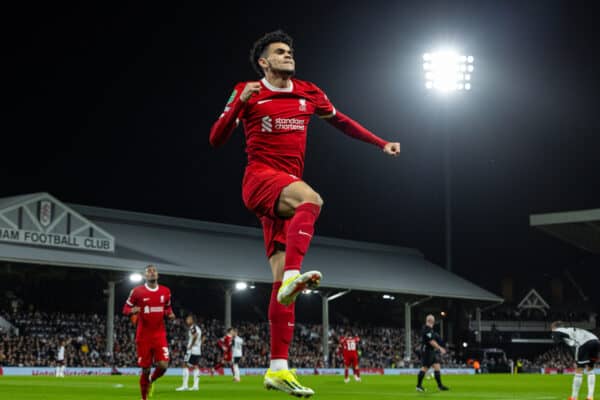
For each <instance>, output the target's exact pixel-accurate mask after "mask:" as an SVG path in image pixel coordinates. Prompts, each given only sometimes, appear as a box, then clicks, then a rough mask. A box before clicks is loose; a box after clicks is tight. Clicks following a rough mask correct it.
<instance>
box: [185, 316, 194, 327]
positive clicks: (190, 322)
mask: <svg viewBox="0 0 600 400" xmlns="http://www.w3.org/2000/svg"><path fill="white" fill-rule="evenodd" d="M185 323H186V324H187V326H192V325H194V318H192V317H187V318H186V319H185Z"/></svg>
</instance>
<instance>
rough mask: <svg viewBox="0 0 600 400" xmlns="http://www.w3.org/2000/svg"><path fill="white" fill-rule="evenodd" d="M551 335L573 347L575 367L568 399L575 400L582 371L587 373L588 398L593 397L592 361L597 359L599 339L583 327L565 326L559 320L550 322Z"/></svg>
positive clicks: (594, 381) (599, 349)
mask: <svg viewBox="0 0 600 400" xmlns="http://www.w3.org/2000/svg"><path fill="white" fill-rule="evenodd" d="M552 337H553V338H554V340H555V341H557V342H559V341H563V342H565V343H566V344H567V345H569V346H571V347H574V348H575V362H576V363H577V368H576V370H575V376H574V377H573V386H572V393H571V397H569V400H577V396H579V388H580V387H581V383H582V382H583V372H584V367H585V373H586V375H587V383H588V395H587V399H588V400H593V399H594V386H595V384H596V375H595V374H594V363H595V362H596V361H597V360H598V355H599V353H600V341H599V340H598V337H597V336H596V335H594V334H593V333H591V332H588V331H586V330H585V329H579V328H575V327H570V326H565V324H563V323H562V322H561V321H556V322H553V323H552Z"/></svg>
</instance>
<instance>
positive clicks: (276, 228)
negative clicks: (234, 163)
mask: <svg viewBox="0 0 600 400" xmlns="http://www.w3.org/2000/svg"><path fill="white" fill-rule="evenodd" d="M300 180H301V179H300V178H298V177H297V176H294V175H291V174H287V173H285V172H281V171H278V170H275V169H273V168H271V167H268V166H266V165H263V164H258V163H252V164H249V165H248V166H247V167H246V172H245V173H244V180H243V182H242V199H243V200H244V204H245V205H246V207H247V208H248V209H249V210H250V211H252V212H254V213H255V214H256V216H257V217H258V218H259V219H260V222H261V223H262V226H263V234H264V239H265V250H266V252H267V257H271V256H272V255H273V253H274V252H275V242H278V243H281V244H283V245H285V243H286V233H287V228H288V224H289V219H282V218H280V217H278V216H277V215H276V213H275V208H276V206H277V202H278V200H279V195H280V194H281V191H282V190H283V189H284V188H285V187H286V186H288V185H289V184H291V183H294V182H297V181H300Z"/></svg>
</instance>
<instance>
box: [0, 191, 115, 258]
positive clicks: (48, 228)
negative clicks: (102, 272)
mask: <svg viewBox="0 0 600 400" xmlns="http://www.w3.org/2000/svg"><path fill="white" fill-rule="evenodd" d="M0 242H8V243H18V244H24V245H29V246H45V247H58V248H62V249H72V250H88V251H102V252H114V251H115V238H114V237H113V236H112V235H111V234H109V233H108V232H106V231H105V230H104V229H102V228H101V227H99V226H98V225H96V224H95V223H93V222H91V221H90V220H88V219H87V218H85V217H84V216H82V215H81V214H79V213H78V212H76V211H75V210H73V209H72V208H70V207H68V206H67V205H65V204H63V203H61V202H60V201H58V200H57V199H56V198H54V197H53V196H51V195H50V194H48V193H35V194H30V195H25V196H17V197H12V198H5V199H0Z"/></svg>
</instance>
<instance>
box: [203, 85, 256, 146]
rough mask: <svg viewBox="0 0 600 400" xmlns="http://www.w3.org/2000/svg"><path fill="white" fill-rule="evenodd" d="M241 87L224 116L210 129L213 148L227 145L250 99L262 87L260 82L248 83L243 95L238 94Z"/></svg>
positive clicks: (237, 87)
mask: <svg viewBox="0 0 600 400" xmlns="http://www.w3.org/2000/svg"><path fill="white" fill-rule="evenodd" d="M239 86H240V85H238V86H236V89H234V91H233V94H232V95H231V98H230V100H229V102H228V103H227V105H226V106H225V111H223V114H221V116H220V117H219V119H218V120H217V122H215V123H214V124H213V126H212V128H211V129H210V137H209V139H208V140H209V142H210V144H211V146H213V147H219V146H222V145H224V144H225V143H227V141H228V140H229V138H230V137H231V135H232V134H233V131H234V130H235V128H236V127H237V125H238V116H239V115H240V113H241V112H242V110H243V109H244V107H245V106H246V103H247V102H248V99H250V97H251V96H253V95H254V94H255V93H258V92H259V91H260V87H261V86H260V82H248V83H247V84H246V86H244V88H243V90H241V93H238V89H240V87H239Z"/></svg>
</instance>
